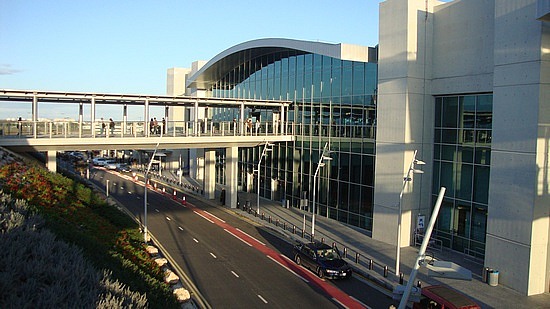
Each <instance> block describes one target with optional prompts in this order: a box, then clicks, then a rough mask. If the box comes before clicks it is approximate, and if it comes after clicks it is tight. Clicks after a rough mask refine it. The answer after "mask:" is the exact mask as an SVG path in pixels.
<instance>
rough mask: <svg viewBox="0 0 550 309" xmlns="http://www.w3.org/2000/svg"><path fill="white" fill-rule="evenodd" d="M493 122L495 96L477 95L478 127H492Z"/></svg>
mask: <svg viewBox="0 0 550 309" xmlns="http://www.w3.org/2000/svg"><path fill="white" fill-rule="evenodd" d="M492 123H493V96H492V95H480V96H478V97H477V111H476V128H483V129H491V128H492Z"/></svg>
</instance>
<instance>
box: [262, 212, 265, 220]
mask: <svg viewBox="0 0 550 309" xmlns="http://www.w3.org/2000/svg"><path fill="white" fill-rule="evenodd" d="M262 220H265V213H263V212H262Z"/></svg>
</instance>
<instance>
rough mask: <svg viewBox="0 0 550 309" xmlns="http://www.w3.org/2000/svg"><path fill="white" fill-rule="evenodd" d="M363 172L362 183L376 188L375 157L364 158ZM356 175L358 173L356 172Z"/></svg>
mask: <svg viewBox="0 0 550 309" xmlns="http://www.w3.org/2000/svg"><path fill="white" fill-rule="evenodd" d="M361 169H362V170H363V172H362V176H361V181H360V183H362V184H364V185H369V186H374V156H363V165H362V167H361ZM354 173H356V171H355V170H354Z"/></svg>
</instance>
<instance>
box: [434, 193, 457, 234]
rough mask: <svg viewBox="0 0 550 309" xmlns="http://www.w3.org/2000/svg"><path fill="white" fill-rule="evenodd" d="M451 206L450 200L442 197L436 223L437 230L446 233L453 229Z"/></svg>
mask: <svg viewBox="0 0 550 309" xmlns="http://www.w3.org/2000/svg"><path fill="white" fill-rule="evenodd" d="M434 204H435V202H434ZM453 208H454V207H453V202H452V200H449V199H443V202H442V203H441V208H440V210H439V216H438V217H437V223H436V226H437V229H438V230H440V231H442V232H447V233H449V232H451V231H452V230H453Z"/></svg>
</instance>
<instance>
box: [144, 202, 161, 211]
mask: <svg viewBox="0 0 550 309" xmlns="http://www.w3.org/2000/svg"><path fill="white" fill-rule="evenodd" d="M147 204H149V203H147ZM155 211H156V212H160V211H159V210H158V209H156V208H155Z"/></svg>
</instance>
